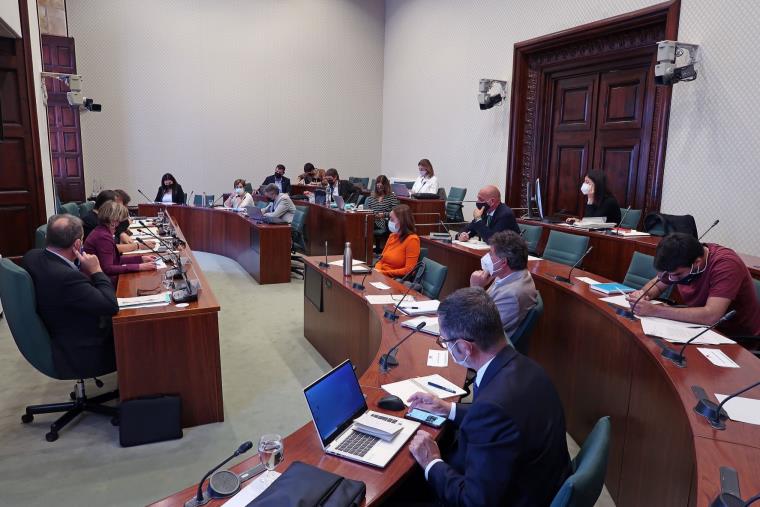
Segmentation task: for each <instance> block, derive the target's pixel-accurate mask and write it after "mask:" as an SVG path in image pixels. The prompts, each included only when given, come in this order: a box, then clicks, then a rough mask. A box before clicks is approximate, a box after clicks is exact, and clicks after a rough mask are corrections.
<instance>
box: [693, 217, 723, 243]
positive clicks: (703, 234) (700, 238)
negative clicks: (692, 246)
mask: <svg viewBox="0 0 760 507" xmlns="http://www.w3.org/2000/svg"><path fill="white" fill-rule="evenodd" d="M718 223H720V220H716V221H715V222H713V224H712V225H711V226H710V227H708V228H707V230H706V231H705V232H703V233H702V235H701V236H700V237H699V238H697V241H702V238H704V237H705V236H706V235H707V233H708V232H710V231H711V230H713V227H715V226H716V225H718Z"/></svg>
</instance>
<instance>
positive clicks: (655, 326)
mask: <svg viewBox="0 0 760 507" xmlns="http://www.w3.org/2000/svg"><path fill="white" fill-rule="evenodd" d="M640 320H641V329H642V330H643V331H644V334H646V335H649V336H659V337H660V338H663V339H665V340H667V341H669V342H670V343H685V342H687V341H689V340H690V339H692V338H694V337H695V336H696V335H697V334H698V333H699V332H700V331H703V330H704V329H705V327H706V326H700V325H697V324H692V323H689V322H680V321H677V320H669V319H661V318H659V317H641V318H640ZM692 343H693V344H695V345H722V344H734V343H736V342H735V341H733V340H730V339H728V338H726V337H725V336H723V335H721V334H718V333H716V332H715V331H713V330H710V331H707V332H706V333H705V334H703V335H702V336H700V337H699V338H697V339H696V340H694V341H693V342H692Z"/></svg>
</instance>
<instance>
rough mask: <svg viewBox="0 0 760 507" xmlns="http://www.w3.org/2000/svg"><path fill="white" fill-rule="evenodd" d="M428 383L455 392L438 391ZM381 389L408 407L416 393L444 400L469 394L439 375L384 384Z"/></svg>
mask: <svg viewBox="0 0 760 507" xmlns="http://www.w3.org/2000/svg"><path fill="white" fill-rule="evenodd" d="M428 382H432V383H433V384H437V385H439V386H442V387H445V388H447V389H450V390H452V391H454V392H453V393H450V392H448V391H444V390H442V389H437V388H435V387H433V386H431V385H428ZM380 387H382V388H383V389H384V390H385V391H386V392H387V393H389V394H393V395H395V396H398V397H399V398H401V400H402V401H403V402H404V404H405V405H407V406H408V405H409V402H408V401H407V400H408V399H409V398H410V397H411V396H412V395H413V394H414V393H418V392H420V391H421V392H426V393H430V394H432V395H434V396H438V397H439V398H442V399H445V398H451V397H453V396H464V395H465V394H467V391H465V390H464V389H462V388H460V387H459V386H457V385H456V384H453V383H451V382H449V381H448V380H446V379H445V378H443V377H442V376H440V375H438V374H437V373H436V374H434V375H427V376H425V377H415V378H410V379H408V380H402V381H400V382H393V383H392V384H383V385H381V386H380Z"/></svg>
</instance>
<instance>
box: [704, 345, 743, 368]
mask: <svg viewBox="0 0 760 507" xmlns="http://www.w3.org/2000/svg"><path fill="white" fill-rule="evenodd" d="M697 350H698V351H699V352H701V353H702V355H703V356H705V357H706V358H707V360H708V361H710V362H711V363H712V364H714V365H715V366H720V367H721V368H739V365H738V364H736V362H735V361H734V360H733V359H731V358H730V357H728V356H727V355H726V353H725V352H723V351H722V350H720V349H707V348H703V347H697Z"/></svg>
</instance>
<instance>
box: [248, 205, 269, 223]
mask: <svg viewBox="0 0 760 507" xmlns="http://www.w3.org/2000/svg"><path fill="white" fill-rule="evenodd" d="M243 209H244V210H245V212H246V213H247V214H248V218H250V219H251V220H255V221H256V222H265V221H266V217H265V216H264V213H262V212H261V208H259V207H258V206H246V207H244V208H243Z"/></svg>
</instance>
